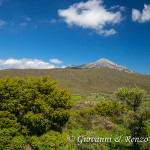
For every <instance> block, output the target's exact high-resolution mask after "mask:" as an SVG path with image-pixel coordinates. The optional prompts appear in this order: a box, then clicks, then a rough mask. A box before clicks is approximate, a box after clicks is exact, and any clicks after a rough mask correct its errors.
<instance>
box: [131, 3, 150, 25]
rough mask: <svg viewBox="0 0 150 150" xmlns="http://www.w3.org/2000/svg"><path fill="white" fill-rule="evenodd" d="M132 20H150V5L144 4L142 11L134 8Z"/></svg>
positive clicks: (142, 21) (140, 21)
mask: <svg viewBox="0 0 150 150" xmlns="http://www.w3.org/2000/svg"><path fill="white" fill-rule="evenodd" d="M132 20H133V21H137V22H139V23H145V22H147V21H150V5H146V4H144V9H143V10H142V12H140V11H139V10H137V9H132Z"/></svg>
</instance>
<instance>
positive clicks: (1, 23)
mask: <svg viewBox="0 0 150 150" xmlns="http://www.w3.org/2000/svg"><path fill="white" fill-rule="evenodd" d="M5 24H6V22H5V21H3V20H1V19H0V27H2V26H3V25H5Z"/></svg>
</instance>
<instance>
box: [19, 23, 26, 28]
mask: <svg viewBox="0 0 150 150" xmlns="http://www.w3.org/2000/svg"><path fill="white" fill-rule="evenodd" d="M19 25H20V26H21V27H25V26H26V25H27V23H25V22H23V23H20V24H19Z"/></svg>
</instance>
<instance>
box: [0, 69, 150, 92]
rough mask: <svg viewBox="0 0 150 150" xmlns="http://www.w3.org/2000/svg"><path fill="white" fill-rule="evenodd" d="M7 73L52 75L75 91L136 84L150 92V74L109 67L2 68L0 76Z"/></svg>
mask: <svg viewBox="0 0 150 150" xmlns="http://www.w3.org/2000/svg"><path fill="white" fill-rule="evenodd" d="M7 75H9V76H10V77H13V76H19V77H23V76H25V75H28V76H45V75H50V76H51V77H52V78H53V79H55V80H57V81H58V86H60V87H66V88H68V89H69V90H72V91H73V92H74V93H82V92H113V91H114V90H116V89H117V88H119V87H122V86H134V85H135V84H136V85H137V86H139V87H140V88H143V89H146V90H147V91H148V92H150V75H144V74H135V73H133V74H131V73H126V72H121V71H117V70H114V69H109V68H93V69H6V70H0V78H2V77H4V76H7Z"/></svg>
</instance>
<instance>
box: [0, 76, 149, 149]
mask: <svg viewBox="0 0 150 150" xmlns="http://www.w3.org/2000/svg"><path fill="white" fill-rule="evenodd" d="M56 83H57V82H56V81H54V80H52V79H51V78H50V77H49V76H44V77H28V76H26V77H24V78H19V77H13V78H10V77H8V76H7V77H5V78H2V79H1V80H0V149H2V150H6V149H8V150H22V149H23V150H32V149H33V150H77V149H78V150H116V149H118V150H133V149H136V150H138V149H139V150H148V149H149V147H150V143H149V142H148V141H146V142H140V143H136V144H135V143H134V142H132V141H131V142H126V137H131V138H132V137H145V138H150V134H149V133H150V127H149V126H148V125H149V124H150V111H149V110H150V105H149V104H150V96H149V95H148V94H147V93H146V91H145V90H142V89H140V88H138V87H135V88H119V89H118V90H117V91H116V92H115V93H113V94H108V93H93V94H92V93H88V94H87V93H86V94H81V93H80V94H78V95H74V96H71V93H70V92H67V89H62V88H58V87H57V85H56ZM71 100H72V101H73V103H72V101H71ZM78 137H80V140H78ZM92 137H93V138H111V139H112V140H111V141H108V139H106V141H102V142H92V141H90V138H92ZM118 137H121V142H115V141H114V139H118ZM84 138H85V139H84Z"/></svg>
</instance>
